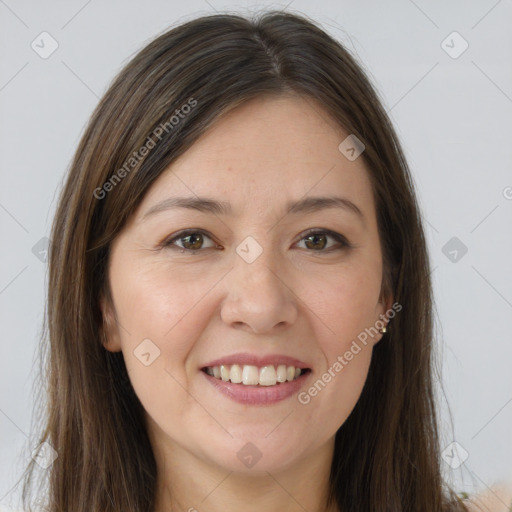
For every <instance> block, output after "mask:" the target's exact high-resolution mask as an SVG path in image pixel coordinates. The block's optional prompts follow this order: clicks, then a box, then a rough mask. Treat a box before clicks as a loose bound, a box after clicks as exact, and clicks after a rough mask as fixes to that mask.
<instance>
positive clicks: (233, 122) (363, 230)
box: [101, 95, 392, 512]
mask: <svg viewBox="0 0 512 512" xmlns="http://www.w3.org/2000/svg"><path fill="white" fill-rule="evenodd" d="M347 135H348V133H346V132H344V131H343V129H341V128H340V127H339V126H338V125H337V124H336V123H335V122H334V121H333V120H332V118H330V117H329V116H328V114H327V113H326V112H325V111H324V110H322V108H321V106H320V105H318V104H317V103H315V102H314V101H313V100H312V99H307V100H306V99H304V98H301V97H299V96H293V95H289V96H279V97H267V98H258V99H255V100H251V101H250V102H248V103H245V104H244V105H242V106H241V107H239V108H237V109H235V110H233V111H231V112H230V113H228V114H227V115H225V116H223V117H222V118H220V119H219V120H218V121H217V123H216V124H215V125H214V126H213V127H212V128H211V129H210V130H209V131H208V132H207V133H206V134H205V135H203V136H202V137H201V138H200V139H199V140H198V141H197V142H196V143H195V144H194V145H193V147H192V148H191V149H189V150H188V151H187V152H186V153H185V154H183V155H181V156H180V157H179V159H177V160H176V161H175V162H173V164H172V165H171V166H170V168H169V169H168V170H167V171H166V172H164V173H163V174H162V175H161V176H160V177H159V178H158V180H157V181H156V182H155V183H154V184H153V185H152V187H151V188H150V190H149V191H148V193H147V194H146V195H145V197H144V199H143V201H142V204H141V205H140V207H139V208H138V209H137V210H136V211H135V212H134V214H133V215H132V217H131V219H130V221H129V222H128V224H127V225H126V226H125V228H124V230H123V231H122V232H121V233H120V234H119V236H118V237H117V238H116V239H115V241H114V242H113V246H112V252H111V256H110V261H109V283H110V289H111V291H112V303H107V302H106V301H105V300H104V299H102V301H101V304H102V309H103V312H104V315H105V318H106V320H107V326H108V328H107V339H108V344H107V345H106V348H107V349H108V350H110V351H114V352H115V351H122V352H123V356H124V359H125V361H126V366H127V369H128V372H129V375H130V379H131V382H132V384H133V387H134V389H135V391H136V393H137V395H138V397H139V399H140V401H141V403H142V405H143V406H144V409H145V411H146V418H147V428H148V433H149V436H150V439H151V443H152V446H153V450H154V453H155V458H156V460H157V465H158V491H157V504H156V509H155V510H156V512H163V511H164V510H165V511H169V510H184V511H185V510H194V509H195V510H208V511H210V512H217V511H219V512H220V511H223V512H224V511H225V510H245V511H256V510H258V511H260V510H266V511H279V512H282V511H283V510H287V511H292V512H293V511H303V510H304V509H305V510H308V511H320V510H324V509H323V506H322V504H323V502H324V500H325V497H326V493H327V489H328V475H329V471H330V466H331V462H332V454H333V449H334V436H335V433H336V431H337V430H338V428H339V427H340V426H341V425H342V424H343V423H344V421H345V420H346V419H347V417H348V416H349V414H350V412H351V411H352V410H353V408H354V406H355V405H356V403H357V400H358V398H359V396H360V394H361V391H362V388H363V385H364V383H365V380H366V377H367V374H368V368H369V364H370V360H371V355H372V349H373V346H374V345H375V344H376V343H377V342H378V341H379V340H380V339H381V337H382V334H377V335H375V336H374V338H373V339H372V338H371V337H370V338H368V343H367V344H366V345H363V344H361V343H359V345H360V347H361V350H360V351H359V353H358V354H357V355H355V356H354V358H353V359H352V360H351V361H350V362H349V363H348V364H347V365H346V366H345V367H344V368H343V370H342V371H340V372H339V373H337V374H336V376H335V378H333V379H332V380H331V382H329V384H328V385H326V386H325V387H324V388H323V389H322V390H321V392H319V393H318V394H317V396H315V397H312V398H311V400H310V402H309V403H308V404H307V405H303V404H301V403H299V401H298V400H297V396H292V397H290V398H288V399H286V400H283V401H281V402H278V403H276V404H272V405H263V406H261V405H259V406H254V405H242V404H239V403H236V402H234V401H232V400H230V399H229V398H227V397H225V396H224V395H222V394H220V393H219V392H218V391H217V390H216V389H214V387H213V386H211V384H210V383H209V382H207V379H206V378H205V376H204V374H202V372H201V371H200V368H201V367H203V366H205V365H206V363H208V362H210V361H212V360H214V359H217V358H219V357H221V356H226V355H230V354H233V353H236V352H249V353H254V354H261V355H263V354H264V355H268V354H286V355H289V356H292V357H296V358H298V359H300V360H302V361H304V362H306V363H308V366H309V367H310V368H311V369H312V373H311V374H310V375H309V376H308V379H307V380H306V382H305V384H304V386H303V388H302V389H303V390H304V389H305V390H307V389H308V388H309V387H310V386H311V385H312V384H313V383H314V382H315V381H316V380H317V379H319V378H321V376H322V374H324V373H325V372H326V371H327V370H328V369H329V368H330V367H332V365H333V363H334V362H335V361H336V360H337V357H338V356H343V354H344V353H345V352H346V351H347V350H349V348H350V346H351V344H352V342H353V341H354V340H355V339H356V337H357V335H358V334H359V333H361V332H362V331H363V330H364V329H365V328H368V327H370V326H374V325H375V322H376V321H377V320H379V316H380V315H382V314H384V313H385V312H386V311H387V310H389V308H390V307H391V304H392V298H386V299H385V298H384V297H383V296H382V294H381V282H382V272H383V266H382V253H381V246H380V242H379V235H378V228H377V220H376V212H375V204H374V199H373V195H372V192H371V184H370V181H369V175H368V172H367V170H366V169H365V165H364V162H363V159H362V158H357V159H356V160H355V161H349V160H348V159H347V158H346V157H345V156H344V155H343V154H342V153H341V152H340V151H339V149H338V145H339V144H340V142H341V141H343V140H344V139H345V138H346V137H347ZM332 195H337V196H343V197H345V198H347V199H349V200H351V201H352V202H353V203H355V204H356V205H357V206H358V207H359V209H360V210H361V212H362V213H363V215H364V219H361V218H359V217H358V216H357V215H356V214H354V213H352V212H351V211H349V210H346V209H341V208H327V209H324V210H321V211H316V212H302V213H298V214H289V215H285V204H286V203H287V202H288V201H296V200H299V199H301V198H303V197H313V196H315V197H316V196H332ZM175 196H187V197H195V196H201V197H205V196H206V197H210V198H214V199H217V200H222V201H226V200H228V201H229V202H230V203H231V206H232V209H233V213H232V214H231V215H224V214H213V213H205V212H199V211H194V210H191V209H185V208H173V209H166V210H161V211H159V212H158V213H153V214H151V215H148V216H147V217H145V214H146V213H147V212H148V211H149V210H150V209H151V208H152V207H154V206H155V205H156V204H157V203H159V202H161V201H162V200H165V199H167V198H170V197H175ZM187 228H197V229H202V230H204V231H206V232H207V233H209V235H208V236H210V238H208V236H204V238H203V239H202V241H203V245H202V246H201V242H200V241H199V243H197V242H196V243H195V245H196V247H204V248H200V249H198V250H196V251H195V253H194V254H192V253H191V252H189V253H185V252H180V251H183V249H182V247H183V246H185V247H190V245H186V244H187V241H189V242H190V243H192V244H193V245H194V240H192V241H190V240H188V239H186V238H185V239H184V238H181V239H178V240H175V241H174V247H175V249H172V248H171V247H172V246H167V247H165V246H162V242H163V241H165V240H166V239H167V240H169V239H170V238H172V236H174V234H175V233H177V232H178V231H180V230H183V229H187ZM310 228H319V231H321V230H322V229H328V230H331V231H334V232H336V233H340V234H342V235H343V236H344V237H345V238H346V239H347V240H348V242H349V243H350V244H352V247H350V248H346V247H343V246H341V245H340V244H339V243H338V242H337V241H336V240H335V239H334V238H331V237H330V236H327V237H326V238H323V237H322V235H320V239H319V240H317V242H316V243H315V242H314V240H313V241H311V238H307V234H306V235H305V234H304V232H305V231H306V230H308V229H310ZM247 236H252V237H253V238H254V239H255V240H256V241H257V242H258V244H259V245H260V246H261V248H262V250H263V252H262V253H261V255H260V256H259V257H257V258H256V260H255V261H253V262H252V263H248V262H247V261H246V260H244V259H243V258H242V257H240V256H239V255H238V254H237V252H236V250H235V249H236V248H237V246H238V245H239V244H240V243H241V242H242V241H243V240H244V239H245V238H246V237H247ZM324 236H325V235H324ZM199 238H200V237H199ZM308 241H309V244H308ZM324 245H325V247H324ZM179 246H182V247H181V248H180V247H179ZM212 246H213V248H212ZM215 246H218V247H220V249H218V248H215ZM317 247H318V248H317ZM330 247H333V248H335V249H331V250H330V251H329V248H330ZM336 248H337V249H336ZM322 251H323V252H322ZM121 326H122V327H121ZM144 339H150V340H151V341H152V343H154V344H155V345H156V346H157V347H158V349H159V350H160V355H159V356H158V357H157V358H156V359H155V360H154V361H153V362H152V363H151V364H150V365H149V366H145V365H144V364H142V363H141V361H140V360H139V359H138V358H137V357H135V355H134V350H135V349H136V348H137V346H138V345H139V344H140V343H141V341H142V340H144ZM248 442H251V443H253V444H254V445H255V446H256V447H257V449H258V450H259V452H261V454H262V456H261V459H260V460H259V461H258V462H257V463H256V464H255V465H254V466H253V467H252V468H248V467H246V466H245V465H244V464H242V463H241V461H240V460H239V458H238V457H237V453H238V452H239V450H240V449H241V448H242V447H243V446H244V445H245V444H246V443H248Z"/></svg>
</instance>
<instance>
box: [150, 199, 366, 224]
mask: <svg viewBox="0 0 512 512" xmlns="http://www.w3.org/2000/svg"><path fill="white" fill-rule="evenodd" d="M173 208H188V209H191V210H197V211H199V212H204V213H213V214H216V215H231V214H232V208H231V204H230V203H229V202H227V201H217V200H215V199H210V198H207V197H170V198H168V199H164V200H163V201H161V202H160V203H157V204H155V205H154V206H152V207H151V208H150V209H149V210H148V211H147V212H146V213H145V214H144V216H143V217H142V219H143V220H144V219H146V218H147V217H149V216H151V215H154V214H156V213H159V212H162V211H166V210H169V209H173ZM327 208H341V209H343V210H345V211H348V212H352V213H354V214H355V215H356V216H357V217H359V218H360V219H361V221H363V222H364V215H363V212H362V211H361V210H360V208H359V207H358V206H357V205H356V204H355V203H353V202H352V201H350V200H349V199H347V198H344V197H338V196H326V197H305V198H304V199H300V200H298V201H295V202H293V201H292V202H288V203H287V205H286V214H287V215H288V214H298V213H311V212H317V211H320V210H324V209H327Z"/></svg>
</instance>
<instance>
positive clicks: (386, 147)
mask: <svg viewBox="0 0 512 512" xmlns="http://www.w3.org/2000/svg"><path fill="white" fill-rule="evenodd" d="M283 93H294V94H300V95H301V96H302V97H304V98H309V99H311V100H315V101H316V102H318V103H317V104H320V105H322V106H323V108H324V109H325V111H327V112H328V113H329V114H330V115H331V116H332V118H333V119H334V120H335V121H337V122H338V123H339V125H340V126H341V127H343V128H344V129H345V130H346V131H347V132H348V133H350V134H354V135H356V136H357V138H359V139H360V140H361V141H363V143H364V144H365V146H366V149H365V151H364V153H363V154H362V158H363V159H364V162H365V164H366V166H367V169H368V172H369V175H370V179H371V183H372V187H373V192H374V197H375V204H376V209H377V220H378V226H379V233H380V237H381V243H382V248H383V259H384V269H385V272H384V279H383V292H384V293H386V292H389V293H391V294H392V296H393V297H394V300H395V301H396V302H398V303H399V304H401V305H402V311H401V312H400V314H398V315H396V317H395V318H394V319H393V320H392V322H391V324H390V326H389V330H388V333H387V334H386V335H385V336H384V338H383V339H382V340H381V341H380V343H378V344H377V345H376V346H375V348H374V355H373V357H372V360H371V366H370V369H369V374H368V378H367V381H366V383H365V386H364V389H363V391H362V394H361V396H360V399H359V401H358V403H357V404H356V406H355V408H354V410H353V411H352V413H351V415H350V416H349V418H348V419H347V420H346V421H345V423H344V424H343V425H342V426H341V427H340V429H339V430H338V432H337V433H336V440H335V451H334V459H333V464H332V468H331V478H330V499H331V500H332V503H336V504H337V505H338V507H339V508H340V510H342V511H343V512H363V511H368V512H369V511H372V512H377V511H380V512H398V511H407V512H410V511H415V512H423V511H424V512H427V511H431V512H434V511H435V512H440V511H451V510H453V511H455V510H466V508H465V506H464V505H463V503H462V502H461V501H460V500H459V499H458V497H457V496H456V494H455V492H454V491H453V490H451V488H450V487H449V486H447V485H446V483H445V482H444V481H443V479H442V474H441V459H440V447H439V438H438V425H437V416H436V400H435V393H434V387H433V385H434V377H435V376H436V365H435V359H434V350H433V348H434V345H433V339H434V334H433V313H432V311H433V304H432V290H431V282H430V276H429V273H430V270H429V261H428V254H427V249H426V243H425V237H424V232H423V227H422V221H421V215H420V212H419V209H418V205H417V200H416V196H415V191H414V186H413V181H412V178H411V175H410V171H409V169H408V166H407V162H406V160H405V158H404V155H403V152H402V150H401V147H400V143H399V140H398V138H397V136H396V134H395V131H394V129H393V126H392V124H391V122H390V120H389V118H388V116H387V115H386V112H385V110H384V108H383V107H382V104H381V101H380V99H379V97H378V94H377V93H376V92H375V90H374V89H373V87H372V85H371V83H370V81H369V79H368V78H367V76H366V74H365V72H364V71H363V70H362V68H361V67H360V66H359V65H358V64H357V63H356V60H355V58H354V57H352V55H351V54H350V53H349V52H348V51H347V50H346V49H345V48H344V47H343V46H342V45H341V44H340V43H338V42H337V41H335V40H334V39H333V38H332V37H330V36H329V35H327V34H326V33H325V32H324V31H322V30H321V29H320V28H318V27H317V26H316V25H315V24H314V23H313V22H311V21H310V20H308V19H307V18H305V17H304V16H299V15H295V14H291V13H284V12H267V13H263V14H261V15H260V16H259V17H257V18H255V19H246V18H244V17H241V16H235V15H227V14H219V15H212V16H205V17H202V18H198V19H195V20H192V21H189V22H187V23H184V24H182V25H180V26H177V27H175V28H173V29H172V30H169V31H167V32H166V33H164V34H163V35H161V36H159V37H158V38H157V39H155V40H154V41H153V42H151V43H150V44H149V45H148V46H146V47H145V48H144V49H143V50H142V51H140V52H139V53H138V54H137V55H136V56H135V57H134V58H133V59H132V60H131V62H130V63H129V64H128V65H127V66H126V67H125V68H124V69H123V70H122V71H121V72H120V74H119V75H118V76H117V77H116V79H115V80H114V81H113V83H112V84H111V86H110V88H109V89H108V91H107V92H106V94H105V95H104V97H103V98H102V99H101V101H100V103H99V105H98V106H97V108H96V110H95V112H94V113H93V115H92V117H91V120H90V122H89V125H88V127H87V129H86V131H85V133H84V135H83V137H82V140H81V142H80V144H79V147H78V149H77V152H76V155H75V157H74V160H73V162H72V165H71V168H70V171H69V174H68V176H67V181H66V183H65V186H64V188H63V190H62V193H61V196H60V202H59V205H58V209H57V212H56V216H55V221H54V224H53V230H52V235H51V240H52V243H51V248H50V253H49V286H48V302H47V313H48V333H47V336H45V343H47V345H44V347H46V352H45V354H46V356H44V355H43V357H46V359H45V361H47V369H46V371H47V376H46V377H45V379H46V382H47V394H48V402H47V405H46V414H45V418H44V431H43V433H42V435H41V437H40V439H39V442H41V443H43V442H48V443H49V444H50V445H51V446H52V447H53V448H54V449H55V451H56V453H57V455H58V456H57V458H56V459H55V461H54V462H53V464H52V465H51V466H50V468H49V469H48V505H47V507H48V508H47V509H48V510H49V512H70V511H73V512H109V511H112V512H114V511H115V512H152V511H153V507H154V500H155V487H156V476H157V475H156V464H155V459H154V456H153V452H152V449H151V445H150V442H149V439H148V435H147V432H146V428H145V423H144V415H143V407H142V405H141V403H140V402H139V400H138V398H137V396H136V395H135V393H134V391H133V388H132V387H131V384H130V379H129V376H128V375H127V371H126V366H125V364H124V360H123V355H122V353H120V352H119V353H111V352H109V351H107V350H106V349H105V348H104V346H103V342H102V332H103V318H102V314H101V309H100V306H99V297H100V296H101V294H104V296H105V297H106V298H107V300H110V299H109V297H110V295H109V290H108V279H107V269H108V259H109V247H110V244H111V243H112V241H113V240H114V238H115V237H116V236H117V235H118V234H119V232H120V230H121V229H122V228H123V226H124V225H125V222H126V220H127V219H128V218H129V216H130V215H131V214H132V213H133V212H134V210H135V208H136V207H137V205H138V204H139V203H140V202H141V200H142V198H143V196H144V194H145V193H146V191H147V190H148V188H149V187H150V186H151V184H152V183H153V182H154V181H155V180H156V179H157V178H158V176H159V175H160V174H161V173H162V172H163V171H164V170H165V169H167V168H168V166H169V165H170V163H171V162H172V161H173V160H174V159H176V158H177V157H178V156H179V155H180V154H182V153H183V152H185V151H186V150H187V149H188V148H190V147H191V145H192V144H193V143H194V142H195V141H196V140H197V139H198V138H199V137H200V136H201V135H202V134H203V133H205V131H206V130H207V129H208V127H209V126H211V124H212V123H213V122H214V121H215V120H217V119H218V118H219V116H221V115H223V114H225V113H226V112H228V111H230V110H232V109H234V108H236V107H237V106H239V105H241V104H242V103H243V102H245V101H247V100H249V99H253V98H256V97H259V96H261V95H280V94H283ZM194 102H195V103H194ZM184 105H190V106H191V108H188V109H185V108H184V107H183V106H184ZM192 106H193V108H192ZM185 111H186V115H180V114H179V113H180V112H181V113H183V112H185ZM177 116H179V121H178V122H174V121H172V119H173V117H175V118H176V119H177V118H178V117H177ZM158 128H160V129H158ZM340 142H341V141H340ZM143 146H146V147H147V148H148V149H149V150H148V151H146V152H144V155H142V156H141V153H142V151H141V148H142V147H143ZM122 170H124V172H123V171H122ZM34 469H35V468H34V462H32V463H31V465H30V466H29V468H28V469H27V475H26V480H25V486H24V494H23V496H24V505H25V506H26V507H28V506H29V505H30V503H29V495H30V492H29V491H30V488H31V484H32V483H33V480H34V478H33V477H34Z"/></svg>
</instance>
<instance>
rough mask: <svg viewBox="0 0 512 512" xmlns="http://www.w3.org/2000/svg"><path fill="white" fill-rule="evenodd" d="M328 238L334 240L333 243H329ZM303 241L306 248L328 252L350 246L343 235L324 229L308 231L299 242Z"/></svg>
mask: <svg viewBox="0 0 512 512" xmlns="http://www.w3.org/2000/svg"><path fill="white" fill-rule="evenodd" d="M329 239H331V240H334V241H335V243H331V244H330V245H329ZM303 241H304V244H305V248H306V249H310V250H312V251H316V252H330V251H331V250H333V251H335V250H340V249H344V248H348V247H351V246H350V244H349V243H348V242H347V240H346V239H345V237H343V235H340V234H339V233H335V232H334V231H329V230H325V229H324V230H316V231H310V232H309V233H307V234H306V235H305V236H304V237H303V238H301V240H300V241H299V243H300V242H303Z"/></svg>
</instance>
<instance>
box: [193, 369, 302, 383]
mask: <svg viewBox="0 0 512 512" xmlns="http://www.w3.org/2000/svg"><path fill="white" fill-rule="evenodd" d="M201 371H203V372H205V373H206V374H208V375H210V376H211V377H214V378H215V379H218V380H223V381H224V382H232V383H233V384H243V385H244V386H276V385H279V384H284V383H285V382H292V381H294V380H296V379H298V378H299V377H301V376H302V375H304V374H305V373H309V372H311V369H310V368H296V367H295V366H290V365H285V364H280V365H277V366H274V365H266V366H253V365H239V364H232V365H220V366H207V367H204V368H202V369H201Z"/></svg>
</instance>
